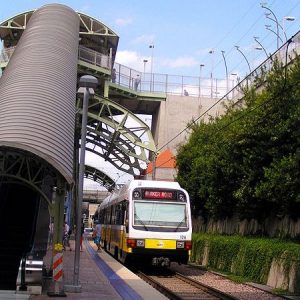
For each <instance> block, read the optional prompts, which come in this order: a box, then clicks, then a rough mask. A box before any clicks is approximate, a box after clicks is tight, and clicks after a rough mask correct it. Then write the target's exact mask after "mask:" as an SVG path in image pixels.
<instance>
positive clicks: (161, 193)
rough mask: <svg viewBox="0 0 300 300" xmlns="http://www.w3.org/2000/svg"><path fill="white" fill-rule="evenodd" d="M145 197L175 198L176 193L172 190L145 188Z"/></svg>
mask: <svg viewBox="0 0 300 300" xmlns="http://www.w3.org/2000/svg"><path fill="white" fill-rule="evenodd" d="M144 198H147V199H168V200H173V199H175V198H176V197H175V195H174V192H170V191H157V190H156V191H155V190H145V191H144Z"/></svg>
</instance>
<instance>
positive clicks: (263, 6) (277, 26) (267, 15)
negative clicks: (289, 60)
mask: <svg viewBox="0 0 300 300" xmlns="http://www.w3.org/2000/svg"><path fill="white" fill-rule="evenodd" d="M261 7H262V8H264V9H266V10H268V11H269V12H270V14H272V16H273V17H274V19H272V18H270V17H269V15H270V14H265V15H266V17H267V19H270V20H272V21H273V22H275V23H276V29H277V33H275V32H274V33H275V34H276V35H277V49H278V48H279V38H280V35H279V22H278V19H277V17H276V15H275V14H274V12H273V11H272V10H271V9H270V8H269V7H267V6H265V5H264V4H261ZM281 41H282V40H281Z"/></svg>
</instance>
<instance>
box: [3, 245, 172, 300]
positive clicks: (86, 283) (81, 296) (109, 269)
mask: <svg viewBox="0 0 300 300" xmlns="http://www.w3.org/2000/svg"><path fill="white" fill-rule="evenodd" d="M70 243H71V249H72V251H70V250H66V251H64V252H63V253H64V257H63V261H64V263H63V265H64V284H63V285H61V286H60V287H59V289H56V290H55V287H54V285H53V282H51V283H50V287H49V290H50V291H52V292H53V295H51V297H50V296H48V295H47V294H45V293H43V294H41V295H30V296H29V300H45V299H62V296H64V295H65V296H66V299H72V300H98V299H101V300H102V299H103V300H106V299H107V300H118V299H128V300H129V299H133V300H139V299H146V300H148V299H149V300H150V299H151V300H153V299H155V300H156V299H157V300H163V299H167V298H166V297H165V296H164V295H162V294H161V293H159V292H158V291H157V290H155V289H154V288H153V287H152V286H150V285H149V284H148V283H146V282H144V281H143V280H141V279H140V278H139V277H138V276H136V275H135V274H134V273H132V272H131V271H130V270H128V269H127V268H125V267H124V266H123V265H122V264H120V263H119V262H117V261H116V260H114V259H113V258H112V257H111V256H110V255H109V254H107V253H106V252H104V251H103V250H102V251H101V252H100V253H99V252H97V251H96V245H95V244H94V243H93V241H84V243H83V251H82V252H81V253H80V270H79V281H80V287H81V292H78V293H75V292H70V291H69V290H74V285H73V268H74V255H75V252H74V248H75V245H74V241H70ZM62 286H63V288H62ZM70 287H71V288H70ZM75 289H76V288H75ZM10 299H22V298H10ZM23 299H26V298H23ZM1 300H2V298H1Z"/></svg>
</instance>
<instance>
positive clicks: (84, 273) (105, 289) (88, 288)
mask: <svg viewBox="0 0 300 300" xmlns="http://www.w3.org/2000/svg"><path fill="white" fill-rule="evenodd" d="M70 244H71V248H72V249H73V251H69V250H66V251H64V252H63V253H64V258H63V259H64V284H65V285H68V286H69V285H72V283H73V268H74V255H75V251H74V248H75V245H74V241H72V240H71V241H70ZM91 246H92V247H93V249H94V250H96V245H94V244H93V243H91ZM50 263H51V251H49V255H48V256H47V257H46V265H47V264H48V265H49V264H50ZM79 281H80V285H81V292H80V293H71V292H68V291H67V292H65V294H66V295H67V299H72V300H73V299H74V300H98V299H103V300H106V299H107V300H118V299H122V298H121V297H120V295H119V294H118V293H117V292H116V290H115V289H114V288H113V287H112V285H111V284H110V282H109V280H108V279H107V278H106V277H105V275H104V274H103V273H102V272H101V270H99V268H98V267H97V265H96V264H95V262H94V261H93V259H92V257H91V256H90V254H89V253H88V252H87V249H86V248H85V245H84V243H83V251H82V252H80V269H79ZM51 286H52V287H51ZM50 290H52V291H53V283H52V282H51V284H50ZM59 293H60V294H61V292H59ZM29 299H30V300H44V299H62V298H61V297H49V296H48V295H47V294H45V293H43V294H42V295H31V296H30V298H29Z"/></svg>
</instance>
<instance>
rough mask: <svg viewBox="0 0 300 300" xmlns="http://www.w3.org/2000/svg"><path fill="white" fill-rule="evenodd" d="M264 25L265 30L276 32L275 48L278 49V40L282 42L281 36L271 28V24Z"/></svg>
mask: <svg viewBox="0 0 300 300" xmlns="http://www.w3.org/2000/svg"><path fill="white" fill-rule="evenodd" d="M265 27H266V29H267V30H269V31H271V32H273V33H274V34H276V36H277V49H278V48H279V40H280V41H281V43H283V40H282V38H281V37H280V35H279V34H278V33H277V32H276V31H274V30H273V29H271V27H272V26H271V25H265Z"/></svg>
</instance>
